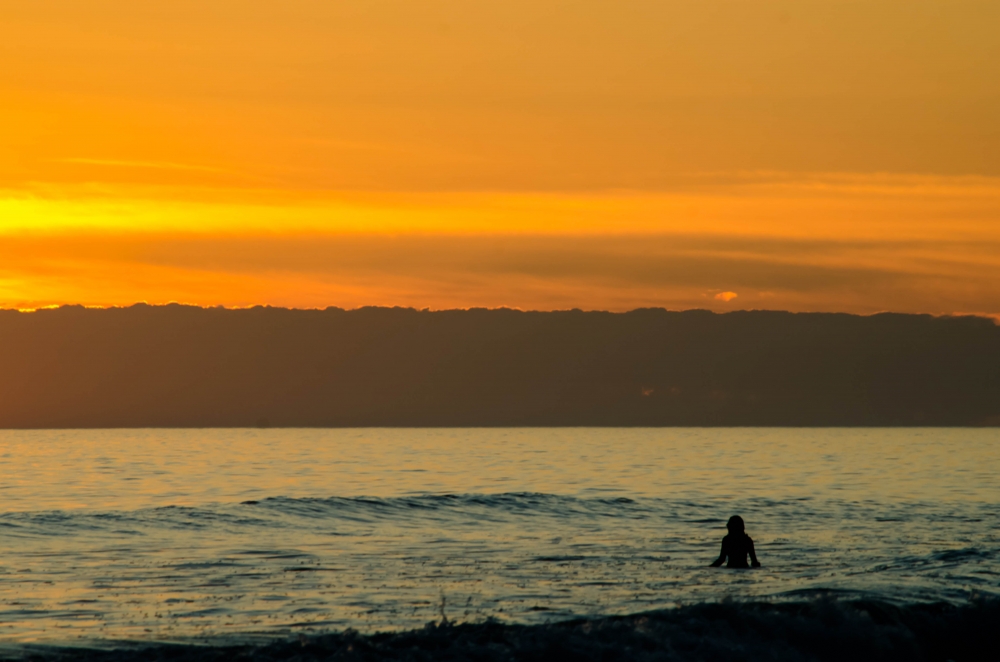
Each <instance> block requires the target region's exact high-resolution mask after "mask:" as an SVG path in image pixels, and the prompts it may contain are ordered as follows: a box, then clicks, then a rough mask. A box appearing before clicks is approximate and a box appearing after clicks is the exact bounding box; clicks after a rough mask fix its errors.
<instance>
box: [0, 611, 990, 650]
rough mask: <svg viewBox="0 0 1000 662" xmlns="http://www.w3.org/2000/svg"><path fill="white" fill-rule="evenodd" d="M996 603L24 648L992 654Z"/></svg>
mask: <svg viewBox="0 0 1000 662" xmlns="http://www.w3.org/2000/svg"><path fill="white" fill-rule="evenodd" d="M998 622H1000V601H996V600H992V601H978V602H974V603H971V604H968V605H966V606H962V607H955V606H951V605H946V604H940V603H939V604H927V605H915V606H909V607H897V606H893V605H889V604H887V603H884V602H877V601H854V602H838V601H834V600H830V599H820V600H817V601H813V602H806V603H786V604H760V603H757V604H754V603H747V604H737V603H721V604H711V605H696V606H691V607H683V608H679V609H673V610H665V611H654V612H648V613H644V614H637V615H633V616H621V617H609V618H597V619H587V620H574V621H566V622H562V623H555V624H548V625H534V626H523V625H504V624H501V623H498V622H495V621H487V622H482V623H473V624H457V625H455V624H451V623H447V622H443V623H437V624H435V623H431V624H428V625H427V626H426V627H424V628H422V629H418V630H411V631H407V632H397V633H382V634H374V635H360V634H358V633H356V632H353V631H348V632H344V633H338V634H328V635H322V636H314V637H307V636H299V637H296V638H294V639H290V640H286V641H281V642H274V643H270V644H256V645H255V644H240V645H232V644H230V645H225V644H222V645H219V644H216V645H211V644H208V643H207V642H206V643H205V644H201V645H145V646H135V645H131V646H130V645H127V644H124V645H122V644H119V645H115V644H113V643H111V642H108V644H107V647H106V648H104V649H101V650H98V649H74V648H59V647H44V646H40V647H22V648H11V649H8V651H7V655H8V656H10V657H12V658H29V659H34V660H39V661H41V660H51V661H52V662H58V661H60V660H74V661H76V660H81V661H82V660H86V661H89V662H131V661H133V660H136V661H138V660H144V661H159V660H164V661H166V660H178V659H184V660H193V661H199V662H214V661H216V660H247V661H249V660H254V661H270V660H274V661H283V660H289V661H291V660H295V661H296V662H308V661H310V660H345V661H350V660H358V661H369V660H370V661H376V660H407V661H409V660H412V661H414V662H417V661H419V662H424V661H430V660H444V661H448V660H451V661H454V662H460V661H463V660H477V661H482V662H493V661H496V662H501V661H507V660H531V661H534V660H538V661H542V660H545V661H551V660H581V661H589V660H594V661H597V660H600V661H602V662H608V661H611V660H637V661H643V660H649V661H652V660H671V661H680V662H684V661H687V660H691V661H694V660H698V661H702V660H720V661H722V660H725V661H727V662H731V661H734V660H765V659H766V660H776V661H785V660H787V661H795V660H803V661H805V660H830V661H834V660H837V661H839V660H848V659H849V660H854V661H860V660H879V661H881V662H885V661H892V660H900V661H902V660H905V661H906V662H921V661H924V660H926V661H928V662H930V661H941V662H944V661H945V660H956V661H958V660H962V661H969V660H972V661H975V660H996V659H997V647H996V639H995V634H994V631H995V627H996V624H997V623H998Z"/></svg>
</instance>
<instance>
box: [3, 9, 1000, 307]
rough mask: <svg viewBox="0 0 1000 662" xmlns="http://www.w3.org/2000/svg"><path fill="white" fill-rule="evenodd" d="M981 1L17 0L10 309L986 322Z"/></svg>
mask: <svg viewBox="0 0 1000 662" xmlns="http://www.w3.org/2000/svg"><path fill="white" fill-rule="evenodd" d="M83 5H86V9H84V8H83ZM946 10H947V11H946ZM998 20H1000V9H998V8H997V6H996V5H995V4H991V3H980V2H959V3H949V4H944V3H938V2H927V3H918V4H915V5H905V6H904V5H901V4H899V3H893V2H888V1H887V0H877V1H876V2H871V3H841V2H807V3H801V2H790V1H783V0H771V1H769V2H764V3H753V4H748V3H741V2H731V1H730V2H723V1H721V0H720V1H713V2H707V3H676V2H665V3H652V4H651V3H625V4H619V5H616V6H614V7H612V6H611V5H606V4H605V3H598V2H589V1H588V2H582V3H572V5H570V4H568V3H559V2H555V3H536V2H522V1H520V0H515V1H513V2H507V3H502V4H500V5H497V4H486V3H467V2H466V3H460V2H455V1H452V0H440V1H436V2H431V3H424V4H420V5H419V7H418V6H417V5H415V4H413V3H405V2H396V1H388V2H379V3H372V4H363V5H362V4H358V3H318V2H312V1H310V0H292V1H289V2H285V3H280V4H279V3H268V2H263V1H257V0H255V1H251V2H241V3H235V2H228V1H222V0H218V1H214V2H209V3H204V2H200V3H198V2H187V1H177V0H174V1H172V2H169V3H168V2H161V1H160V0H154V1H152V2H146V3H141V4H140V5H135V4H134V3H126V2H124V0H102V1H100V2H88V3H83V4H81V3H73V2H68V1H67V0H50V1H43V2H37V3H21V5H20V6H17V7H11V8H5V10H4V13H3V16H2V17H0V25H2V27H3V30H4V34H5V35H6V36H5V40H4V42H5V43H4V44H3V46H2V47H0V67H2V69H3V71H4V72H5V74H6V75H5V76H4V77H3V80H2V81H0V120H2V121H0V307H3V308H22V309H24V308H38V307H43V306H51V305H60V304H67V303H81V304H84V305H94V306H112V305H128V304H131V303H134V302H137V301H147V302H150V303H166V302H169V301H182V302H187V303H195V304H199V305H206V306H214V305H223V306H250V305H255V304H269V305H280V306H292V307H326V306H340V307H347V308H351V307H358V306H363V305H403V306H414V307H418V308H424V307H430V308H451V307H475V306H487V307H497V306H510V307H518V308H531V309H551V308H572V307H580V308H585V309H609V310H626V309H630V308H635V307H642V306H665V307H668V308H692V307H700V308H711V309H715V310H732V309H736V308H780V309H788V310H840V311H847V312H861V313H870V312H876V311H880V310H897V311H901V312H929V313H935V314H940V313H946V314H948V313H979V314H989V315H997V314H1000V288H997V287H996V283H997V282H1000V258H998V257H997V256H998V255H1000V160H998V156H997V155H998V154H1000V134H998V133H997V129H996V126H997V124H996V119H995V118H996V117H998V116H1000V96H998V94H997V92H996V85H995V81H996V80H998V79H1000V64H998V63H1000V45H998V42H997V40H996V39H995V37H994V35H993V34H992V33H993V30H991V29H990V27H988V26H993V25H996V24H997V21H998Z"/></svg>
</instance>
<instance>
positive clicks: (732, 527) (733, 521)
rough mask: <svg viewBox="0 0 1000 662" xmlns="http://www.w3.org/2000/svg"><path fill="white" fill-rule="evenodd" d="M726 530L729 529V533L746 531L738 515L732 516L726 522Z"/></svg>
mask: <svg viewBox="0 0 1000 662" xmlns="http://www.w3.org/2000/svg"><path fill="white" fill-rule="evenodd" d="M726 528H727V529H729V532H730V533H743V532H744V530H745V529H746V525H745V524H743V518H742V517H740V516H739V515H733V516H732V517H730V518H729V521H728V522H726Z"/></svg>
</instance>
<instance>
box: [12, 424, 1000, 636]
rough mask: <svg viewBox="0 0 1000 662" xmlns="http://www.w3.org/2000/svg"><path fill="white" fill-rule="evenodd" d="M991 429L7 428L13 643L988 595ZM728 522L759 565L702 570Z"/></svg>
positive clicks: (995, 445)
mask: <svg viewBox="0 0 1000 662" xmlns="http://www.w3.org/2000/svg"><path fill="white" fill-rule="evenodd" d="M998 476H1000V430H998V429H995V428H994V429H989V428H984V429H857V428H855V429H788V428H780V429H676V428H666V429H662V428H661V429H635V428H629V429H594V428H558V429H522V428H518V429H346V430H345V429H339V430H319V429H262V430H258V429H244V430H211V429H209V430H74V431H0V641H2V642H4V643H7V644H17V643H26V642H40V643H43V644H61V643H72V642H82V643H87V642H101V641H104V642H107V641H113V640H130V641H145V640H148V641H193V640H197V639H199V638H205V637H208V638H211V639H213V640H215V641H217V640H219V638H223V639H225V638H233V639H234V640H254V639H255V638H265V639H266V638H267V637H271V636H279V637H287V636H288V635H289V633H292V634H294V633H297V632H305V633H311V632H322V631H333V630H343V629H346V628H353V629H356V630H358V631H360V632H362V633H364V632H373V631H377V630H402V629H407V628H415V627H420V626H423V625H424V624H426V623H428V622H430V621H438V622H440V621H442V619H447V620H448V621H450V622H475V621H483V620H486V619H488V618H493V619H497V620H499V621H501V622H508V623H525V624H532V623H543V622H553V621H558V620H562V619H568V618H572V617H578V616H605V615H614V614H628V613H635V612H641V611H646V610H652V609H661V608H672V607H676V606H684V605H692V604H698V603H705V602H715V601H729V600H770V601H788V600H804V599H810V598H812V597H815V596H821V595H835V596H846V597H870V598H872V599H877V600H883V601H887V602H890V603H898V604H912V603H920V602H936V601H946V602H951V603H954V604H963V603H966V602H968V601H969V600H970V598H972V599H975V598H976V596H990V595H997V594H1000V478H998ZM733 514H740V515H742V516H743V518H744V519H745V520H746V523H747V532H748V533H749V534H750V535H751V536H752V537H753V539H754V541H755V543H756V548H757V554H758V557H759V558H760V560H761V561H762V563H763V567H762V568H760V569H756V570H748V571H733V570H726V569H713V568H709V567H708V564H709V563H710V562H711V561H712V560H713V559H714V558H715V557H716V556H717V554H718V552H719V545H720V541H721V539H722V536H723V535H724V534H725V522H726V520H727V519H728V518H729V516H730V515H733Z"/></svg>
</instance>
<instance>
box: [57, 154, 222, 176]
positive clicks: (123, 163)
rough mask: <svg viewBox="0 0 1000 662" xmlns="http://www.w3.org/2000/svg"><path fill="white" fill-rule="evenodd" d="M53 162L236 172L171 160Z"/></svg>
mask: <svg viewBox="0 0 1000 662" xmlns="http://www.w3.org/2000/svg"><path fill="white" fill-rule="evenodd" d="M50 161H51V162H52V163H74V164H78V165H93V166H109V167H113V168H148V169H154V170H183V171H191V172H215V173H223V174H234V173H233V171H232V170H227V169H225V168H216V167H214V166H205V165H197V164H192V163H173V162H171V161H127V160H119V159H91V158H82V157H73V158H63V159H50Z"/></svg>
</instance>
